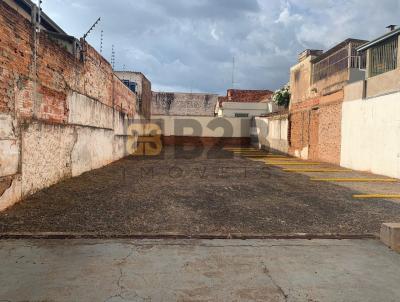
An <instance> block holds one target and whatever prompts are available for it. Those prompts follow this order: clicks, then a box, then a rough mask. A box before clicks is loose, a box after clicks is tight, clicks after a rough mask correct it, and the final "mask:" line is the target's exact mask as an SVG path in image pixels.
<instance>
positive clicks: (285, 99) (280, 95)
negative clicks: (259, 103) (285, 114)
mask: <svg viewBox="0 0 400 302" xmlns="http://www.w3.org/2000/svg"><path fill="white" fill-rule="evenodd" d="M290 96H291V94H290V86H289V84H287V85H285V86H284V87H282V88H281V89H279V90H277V91H275V93H274V94H273V95H272V101H273V102H274V103H275V104H276V105H278V106H284V107H285V108H288V107H289V103H290Z"/></svg>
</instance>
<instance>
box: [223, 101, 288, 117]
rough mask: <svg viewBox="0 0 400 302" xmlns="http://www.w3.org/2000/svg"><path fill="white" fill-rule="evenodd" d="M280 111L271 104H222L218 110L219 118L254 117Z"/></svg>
mask: <svg viewBox="0 0 400 302" xmlns="http://www.w3.org/2000/svg"><path fill="white" fill-rule="evenodd" d="M279 109H281V108H280V107H279V106H277V105H275V104H273V103H272V102H265V103H242V102H224V103H223V106H222V107H220V108H219V110H218V116H220V117H235V115H236V114H248V117H250V118H251V117H255V116H260V115H265V114H268V113H272V112H275V111H277V110H279Z"/></svg>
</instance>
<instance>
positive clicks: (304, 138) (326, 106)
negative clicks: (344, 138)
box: [289, 90, 343, 164]
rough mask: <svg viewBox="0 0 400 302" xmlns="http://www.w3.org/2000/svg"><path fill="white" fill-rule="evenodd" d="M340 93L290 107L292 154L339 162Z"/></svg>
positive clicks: (341, 100)
mask: <svg viewBox="0 0 400 302" xmlns="http://www.w3.org/2000/svg"><path fill="white" fill-rule="evenodd" d="M342 102H343V90H340V91H338V92H336V93H333V94H330V95H327V96H322V97H319V98H313V99H308V100H306V101H303V102H299V103H295V104H293V105H292V106H291V109H290V111H291V114H290V148H289V152H290V153H291V154H292V155H295V156H299V157H302V158H308V159H311V160H319V161H323V162H329V163H333V164H339V163H340V141H341V119H342V112H341V111H342V109H341V107H342Z"/></svg>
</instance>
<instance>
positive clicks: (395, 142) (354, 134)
mask: <svg viewBox="0 0 400 302" xmlns="http://www.w3.org/2000/svg"><path fill="white" fill-rule="evenodd" d="M341 165H342V166H343V167H346V168H351V169H355V170H362V171H369V172H372V173H376V174H381V175H386V176H390V177H395V178H400V93H393V94H388V95H384V96H380V97H376V98H371V99H364V100H361V99H359V100H354V101H346V102H344V103H343V112H342V147H341Z"/></svg>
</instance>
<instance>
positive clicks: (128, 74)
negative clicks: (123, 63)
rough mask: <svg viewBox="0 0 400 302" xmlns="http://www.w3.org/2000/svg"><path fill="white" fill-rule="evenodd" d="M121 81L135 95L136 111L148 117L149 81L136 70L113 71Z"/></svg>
mask: <svg viewBox="0 0 400 302" xmlns="http://www.w3.org/2000/svg"><path fill="white" fill-rule="evenodd" d="M115 74H116V75H117V76H118V78H120V79H121V81H122V82H123V83H124V84H125V85H126V86H127V87H128V88H129V89H130V90H131V91H132V92H134V93H135V94H136V95H137V104H136V108H137V112H138V113H139V114H141V115H142V116H143V117H145V118H147V119H149V118H150V116H151V101H152V92H151V82H150V80H149V79H148V78H147V77H146V76H145V75H144V74H143V73H141V72H136V71H115Z"/></svg>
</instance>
